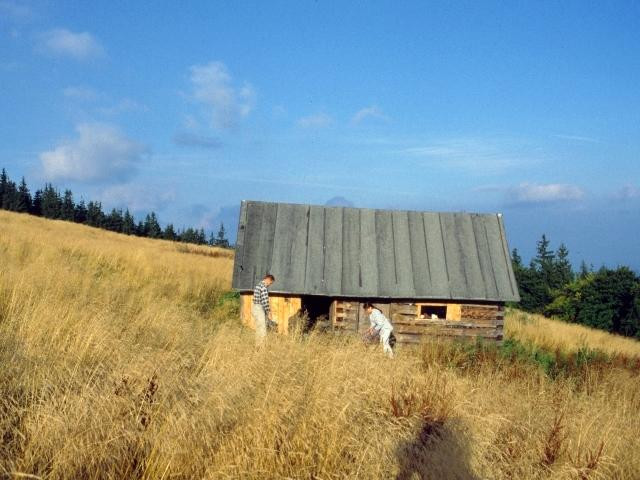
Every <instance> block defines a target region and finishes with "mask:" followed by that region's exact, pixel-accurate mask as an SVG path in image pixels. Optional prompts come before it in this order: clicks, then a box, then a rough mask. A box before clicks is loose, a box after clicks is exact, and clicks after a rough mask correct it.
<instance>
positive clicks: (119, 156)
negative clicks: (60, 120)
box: [40, 124, 146, 182]
mask: <svg viewBox="0 0 640 480" xmlns="http://www.w3.org/2000/svg"><path fill="white" fill-rule="evenodd" d="M76 131H77V133H78V138H77V139H75V140H73V141H66V142H63V143H61V144H60V145H58V146H57V147H56V148H55V149H53V150H50V151H47V152H43V153H41V154H40V161H41V162H42V167H43V168H44V173H45V175H46V177H47V178H50V179H56V178H61V179H68V180H77V181H87V182H92V181H121V180H123V179H126V178H128V177H129V176H131V175H132V174H133V173H134V172H135V169H136V165H137V164H138V163H139V162H140V160H141V159H142V156H143V154H144V153H145V152H146V148H145V147H144V146H142V145H141V144H139V143H138V142H136V141H134V140H132V139H130V138H128V137H127V136H125V135H124V134H123V133H122V132H121V131H120V130H119V129H118V128H116V127H114V126H112V125H105V124H81V125H78V126H77V127H76Z"/></svg>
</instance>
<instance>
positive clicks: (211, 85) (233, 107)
mask: <svg viewBox="0 0 640 480" xmlns="http://www.w3.org/2000/svg"><path fill="white" fill-rule="evenodd" d="M190 72H191V75H190V79H189V80H190V82H191V87H192V95H193V98H194V99H195V100H197V101H198V102H200V103H201V104H202V105H204V106H205V107H207V111H208V115H209V116H210V118H211V125H212V126H213V127H214V128H216V129H227V128H232V127H235V126H236V125H237V124H238V122H239V121H240V119H242V118H244V117H246V116H247V115H249V113H250V112H251V110H252V109H253V107H254V105H255V92H254V90H253V87H252V86H251V85H250V84H248V83H245V84H244V85H243V86H236V85H234V82H233V79H232V78H231V75H230V74H229V71H228V70H227V67H226V66H225V65H224V63H222V62H210V63H208V64H206V65H194V66H192V67H191V68H190Z"/></svg>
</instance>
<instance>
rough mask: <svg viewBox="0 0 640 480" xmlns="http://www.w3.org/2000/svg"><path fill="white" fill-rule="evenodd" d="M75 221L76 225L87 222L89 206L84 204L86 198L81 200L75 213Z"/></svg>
mask: <svg viewBox="0 0 640 480" xmlns="http://www.w3.org/2000/svg"><path fill="white" fill-rule="evenodd" d="M73 221H74V222H76V223H86V222H87V206H86V205H85V204H84V198H81V199H80V201H79V202H78V204H77V205H76V207H75V209H74V211H73Z"/></svg>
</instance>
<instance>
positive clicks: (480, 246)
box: [471, 215, 498, 299]
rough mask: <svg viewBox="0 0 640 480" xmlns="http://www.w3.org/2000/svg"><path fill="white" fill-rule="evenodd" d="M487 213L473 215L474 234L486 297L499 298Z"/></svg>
mask: <svg viewBox="0 0 640 480" xmlns="http://www.w3.org/2000/svg"><path fill="white" fill-rule="evenodd" d="M486 217H487V216H486V215H472V216H471V223H472V225H473V235H474V238H475V242H476V248H477V254H478V261H479V262H480V271H481V274H482V279H483V283H484V287H485V293H486V298H488V299H493V298H498V285H497V283H496V276H495V272H494V271H493V265H492V261H491V254H490V252H489V239H488V238H487V231H486V229H485V219H486Z"/></svg>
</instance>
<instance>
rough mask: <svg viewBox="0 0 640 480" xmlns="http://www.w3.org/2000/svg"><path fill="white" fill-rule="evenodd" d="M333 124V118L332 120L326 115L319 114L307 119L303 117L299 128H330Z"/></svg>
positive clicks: (299, 122) (299, 121)
mask: <svg viewBox="0 0 640 480" xmlns="http://www.w3.org/2000/svg"><path fill="white" fill-rule="evenodd" d="M332 123H333V118H331V117H330V116H329V115H327V114H326V113H318V114H316V115H309V116H307V117H302V118H301V119H299V120H298V126H300V127H302V128H324V127H328V126H329V125H331V124H332Z"/></svg>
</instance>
